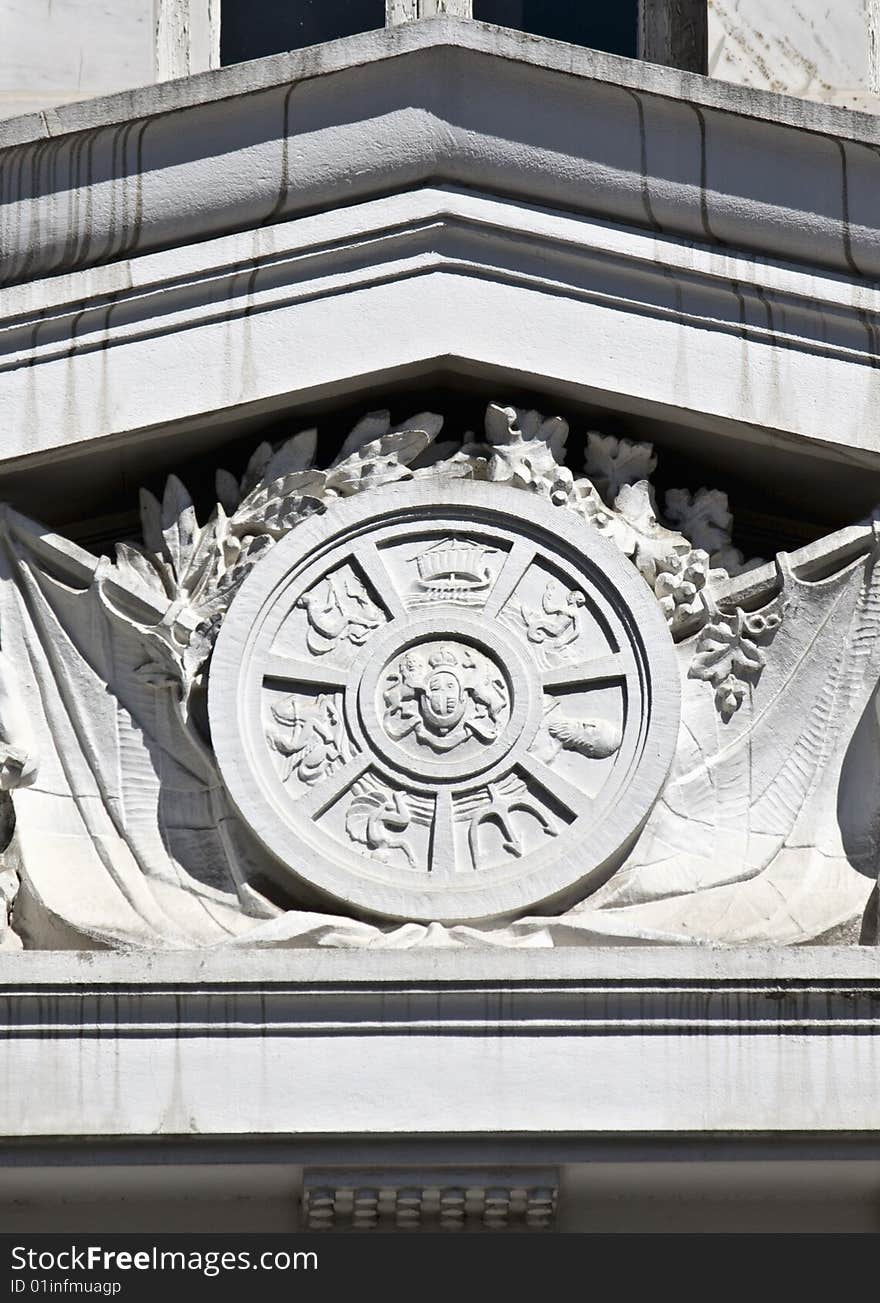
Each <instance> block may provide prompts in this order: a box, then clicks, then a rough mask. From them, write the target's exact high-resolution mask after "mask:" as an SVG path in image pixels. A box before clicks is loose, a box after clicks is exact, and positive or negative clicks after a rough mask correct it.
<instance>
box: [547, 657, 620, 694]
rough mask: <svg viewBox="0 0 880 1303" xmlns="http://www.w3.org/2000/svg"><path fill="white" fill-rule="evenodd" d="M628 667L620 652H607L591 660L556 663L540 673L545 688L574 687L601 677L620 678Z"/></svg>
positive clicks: (595, 681) (599, 679) (600, 679)
mask: <svg viewBox="0 0 880 1303" xmlns="http://www.w3.org/2000/svg"><path fill="white" fill-rule="evenodd" d="M629 668H630V661H629V658H628V657H627V656H624V655H623V653H622V652H609V653H608V655H607V656H594V657H593V659H592V660H588V661H578V662H577V663H576V664H572V665H558V666H556V667H555V668H554V669H552V670H544V671H542V674H541V679H542V681H543V684H544V687H545V688H568V687H575V686H577V684H579V683H599V682H601V681H602V680H603V679H622V678H624V676H625V675H626V673H627V670H628V669H629Z"/></svg>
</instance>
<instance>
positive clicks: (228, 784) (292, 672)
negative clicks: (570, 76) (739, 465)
mask: <svg viewBox="0 0 880 1303" xmlns="http://www.w3.org/2000/svg"><path fill="white" fill-rule="evenodd" d="M442 426H443V418H442V417H441V416H439V415H433V414H430V413H424V412H423V413H420V414H418V415H417V416H414V417H412V418H411V419H410V420H409V421H406V422H404V423H403V424H401V425H399V426H395V427H393V426H392V424H391V420H390V417H389V415H388V413H387V412H377V413H371V414H369V415H368V416H366V417H365V418H364V419H363V420H361V421H360V422H359V423H358V424H357V425H356V426H355V428H354V429H353V430H352V431H351V432H350V434H349V435H348V437H347V438H346V439H345V441H344V443H343V445H342V447H341V448H340V449H339V451H338V453H337V455H336V457H335V458H334V459H333V460H332V461H331V462H330V463H329V464H323V465H322V464H321V462H320V460H316V455H317V449H318V446H319V444H318V438H317V432H316V431H315V430H306V431H303V432H301V433H300V434H297V435H295V436H293V437H291V438H290V439H288V440H287V441H285V442H283V443H282V444H281V445H280V446H278V447H277V448H273V447H272V446H271V445H269V444H263V445H261V446H260V447H259V448H258V449H257V450H256V451H255V453H254V454H253V456H252V458H251V461H250V463H249V465H248V466H247V468H246V470H245V472H244V475H243V476H241V477H239V476H233V475H231V474H229V473H228V472H227V471H225V470H220V471H219V472H218V474H217V478H216V495H217V502H216V505H215V507H214V509H213V511H212V512H211V513H210V515H209V516H208V517H207V518H204V517H202V518H201V519H200V517H199V515H198V513H197V512H196V509H195V507H194V505H193V502H192V500H191V499H190V496H189V494H188V493H187V491H186V489H185V487H184V486H183V484H182V483H181V482H180V480H179V479H177V478H176V477H174V476H172V477H171V478H170V479H169V481H168V483H167V486H166V488H165V491H164V494H163V496H162V499H161V501H160V500H158V499H157V498H155V497H154V496H153V495H152V494H150V493H144V494H143V495H142V504H141V532H142V539H141V540H140V541H133V542H126V543H120V544H119V545H118V546H117V549H116V555H115V559H114V560H110V559H109V558H107V557H103V558H98V557H96V556H93V555H91V554H89V553H88V552H86V551H85V550H84V549H82V548H79V547H77V546H75V545H74V544H72V543H70V542H68V541H66V540H64V539H63V538H61V537H59V536H57V535H52V534H50V533H48V532H47V531H46V530H45V529H44V528H41V527H40V526H38V525H36V524H34V523H33V522H31V521H29V520H27V519H26V518H25V517H23V516H21V515H19V514H18V513H16V512H14V511H12V510H7V512H6V515H5V517H4V522H3V531H2V544H3V557H4V570H5V575H6V583H5V584H4V586H3V590H2V601H3V609H2V627H3V654H2V655H3V660H2V670H3V688H4V694H3V698H2V700H0V707H2V710H0V727H2V736H3V744H4V750H3V757H4V759H3V769H2V775H0V780H2V786H3V787H4V788H5V789H6V790H8V791H11V792H12V793H13V797H12V800H13V802H14V812H15V824H14V834H13V835H12V840H11V842H10V846H9V849H8V850H7V853H6V865H7V868H6V870H5V875H4V883H5V885H4V891H5V894H6V896H7V898H8V899H9V901H10V903H12V905H13V916H12V917H13V920H14V930H7V932H6V940H7V944H11V945H14V944H16V942H17V939H18V937H22V938H24V939H25V940H26V942H27V943H28V945H30V946H31V947H36V948H52V947H53V946H57V945H58V944H61V945H70V944H75V945H78V946H89V945H98V946H108V945H109V946H111V947H122V948H129V947H132V946H134V947H140V948H147V949H167V948H174V947H175V946H177V947H180V946H184V947H187V946H197V947H199V946H211V945H223V944H227V945H228V944H234V945H257V946H276V945H280V946H299V947H302V946H307V947H308V946H315V945H321V946H342V947H368V948H391V949H405V948H408V947H411V946H416V947H418V946H423V945H427V946H429V947H434V946H437V945H451V946H468V947H477V948H481V947H486V946H503V947H519V946H527V947H529V946H534V945H540V946H556V945H572V944H595V943H603V944H607V943H608V942H609V941H622V940H629V941H642V942H663V943H667V944H669V943H692V942H695V941H696V942H702V943H710V942H722V943H726V944H742V943H745V942H748V941H751V940H760V941H762V942H764V943H771V944H777V945H778V944H782V945H785V944H797V943H804V942H817V941H822V940H825V939H828V938H829V937H834V938H837V939H841V940H848V941H850V942H853V941H856V940H858V939H859V937H863V938H865V939H871V938H873V936H874V934H875V932H876V920H875V918H874V913H873V912H872V911H873V905H869V897H870V896H871V892H872V888H873V885H874V877H875V874H876V863H877V845H876V827H877V821H878V813H877V798H876V794H875V793H874V791H873V788H872V787H871V785H870V782H868V783H866V779H865V772H866V771H865V769H864V764H863V761H864V757H865V756H866V755H867V754H870V753H871V750H872V748H875V747H876V745H877V743H876V737H877V722H876V715H875V710H874V706H873V702H874V700H875V696H876V683H877V678H878V673H880V655H878V651H877V642H876V638H875V637H874V624H875V621H876V613H875V607H876V602H877V583H878V580H877V578H876V575H877V567H876V563H875V562H876V550H877V540H876V529H875V527H874V525H873V524H869V525H865V526H856V527H853V528H851V529H849V530H844V531H840V532H838V533H837V534H834V535H831V536H829V537H828V538H826V539H823V540H820V541H819V542H817V543H815V544H812V545H809V546H807V547H805V548H802V549H799V550H798V551H797V552H795V553H792V554H791V555H786V554H784V553H780V554H779V556H777V558H776V561H775V563H770V564H767V563H762V562H760V561H757V560H752V561H747V560H745V559H744V558H743V556H742V554H741V553H740V552H738V551H737V550H736V549H735V548H734V547H733V546H732V544H731V525H732V521H731V515H730V511H729V510H728V504H727V500H726V497H725V495H724V494H723V493H719V492H715V491H712V490H709V489H705V488H704V489H702V490H700V491H699V492H698V493H696V494H692V493H690V492H688V491H686V490H682V489H670V490H668V491H667V492H666V494H665V497H664V499H663V503H662V508H661V506H660V504H659V502H658V500H657V497H656V494H655V492H654V490H653V489H652V486H651V484H650V482H649V479H648V477H650V476H652V475H653V473H654V471H655V469H656V467H657V461H658V457H657V455H656V454H655V452H654V450H653V448H652V447H651V445H649V444H646V443H633V442H632V441H630V440H627V439H618V438H616V437H614V436H602V435H600V434H598V433H596V432H595V431H591V432H589V433H588V436H587V438H586V441H585V461H584V473H581V472H579V471H577V470H576V469H574V468H573V467H572V466H571V465H569V464H567V460H566V457H567V453H566V446H567V441H568V433H569V431H568V425H567V423H566V422H565V421H564V420H562V419H561V418H559V417H555V418H544V417H543V416H541V415H540V414H539V413H538V412H536V411H527V410H523V409H517V408H515V407H510V406H502V405H499V404H490V405H489V407H488V409H487V411H486V416H485V429H484V434H483V436H482V438H477V437H476V436H474V435H471V434H466V435H465V437H464V439H463V441H461V442H459V441H458V440H456V439H455V438H454V437H453V439H452V440H450V441H443V442H438V435H439V434H440V431H441V428H442ZM449 433H451V434H453V435H454V433H455V432H454V431H453V430H450V432H449ZM664 522H666V523H664ZM867 772H871V771H870V769H869V770H868V771H867ZM9 813H10V811H9V806H8V798H7V814H9ZM9 827H10V829H11V827H12V825H11V822H10V824H9ZM72 870H73V871H72ZM871 899H872V900H873V899H874V897H872V898H871Z"/></svg>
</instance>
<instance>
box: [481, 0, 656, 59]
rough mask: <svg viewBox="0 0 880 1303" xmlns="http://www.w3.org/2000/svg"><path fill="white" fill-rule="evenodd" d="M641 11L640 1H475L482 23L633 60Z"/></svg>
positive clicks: (635, 52)
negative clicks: (530, 33) (584, 46)
mask: <svg viewBox="0 0 880 1303" xmlns="http://www.w3.org/2000/svg"><path fill="white" fill-rule="evenodd" d="M638 11H639V6H638V0H474V18H477V19H479V20H480V22H483V23H497V24H498V25H499V27H515V28H517V29H518V30H519V31H523V32H532V33H533V34H534V35H535V36H548V37H550V38H551V40H554V41H570V42H571V43H572V44H573V45H586V46H588V47H589V48H590V49H592V50H607V51H608V52H609V53H611V54H625V55H626V56H627V57H628V58H630V59H635V58H636V57H637V56H638V41H639V35H638V32H639V14H638Z"/></svg>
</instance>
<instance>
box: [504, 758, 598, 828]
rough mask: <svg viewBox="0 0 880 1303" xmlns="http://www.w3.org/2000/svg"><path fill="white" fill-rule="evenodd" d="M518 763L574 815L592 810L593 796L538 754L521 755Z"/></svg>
mask: <svg viewBox="0 0 880 1303" xmlns="http://www.w3.org/2000/svg"><path fill="white" fill-rule="evenodd" d="M517 764H518V765H519V767H520V768H521V769H523V770H525V772H526V774H528V776H529V778H532V779H534V781H535V782H536V783H538V784H539V785H540V786H541V787H542V788H543V789H544V791H545V792H547V793H548V794H550V795H552V796H553V797H555V798H556V800H558V801H561V803H562V804H563V805H564V806H566V808H567V809H568V810H570V811H571V813H572V814H573V815H578V816H579V815H582V814H589V813H590V811H591V810H592V808H593V800H592V797H590V796H588V795H587V793H586V792H582V791H581V789H580V788H579V787H575V785H574V783H570V782H569V781H568V779H567V778H563V776H562V775H561V774H559V773H557V772H556V770H555V769H551V768H550V767H549V765H545V764H544V762H543V761H542V760H539V759H538V757H537V756H532V755H528V754H526V755H524V756H521V757H520V759H519V760H518V761H517Z"/></svg>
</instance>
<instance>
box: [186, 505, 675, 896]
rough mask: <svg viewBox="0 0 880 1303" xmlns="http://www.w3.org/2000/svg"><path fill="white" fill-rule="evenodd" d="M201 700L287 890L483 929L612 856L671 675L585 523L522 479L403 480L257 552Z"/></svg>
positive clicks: (601, 874) (629, 585) (608, 552)
mask: <svg viewBox="0 0 880 1303" xmlns="http://www.w3.org/2000/svg"><path fill="white" fill-rule="evenodd" d="M209 705H210V717H211V732H212V739H213V744H214V747H215V750H216V753H217V757H218V761H219V764H220V769H221V773H222V775H223V779H224V781H225V783H226V784H227V787H228V789H229V793H230V795H231V797H232V799H233V801H234V802H235V804H236V806H237V808H238V811H239V813H240V814H241V816H242V818H243V819H244V820H245V821H246V822H247V823H248V824H249V825H250V827H251V828H252V829H253V831H254V832H255V833H256V835H257V836H258V838H259V839H260V840H261V841H262V843H263V845H264V846H265V847H266V849H267V850H268V851H269V852H270V855H271V859H272V863H273V864H274V866H275V873H276V876H277V878H278V880H279V881H280V882H281V883H287V884H288V886H291V887H293V888H294V889H295V886H296V884H297V882H298V883H299V884H300V887H302V886H304V885H305V886H307V887H308V888H310V894H311V895H314V892H315V889H317V891H318V892H319V893H321V894H324V895H328V896H330V897H332V898H333V899H334V900H335V901H336V902H337V904H338V906H341V907H342V908H344V909H347V910H348V911H350V912H355V913H358V914H368V915H374V916H379V917H386V918H393V919H417V920H421V921H425V920H438V921H444V922H450V921H477V920H488V919H493V918H504V917H511V916H515V915H516V914H520V913H523V912H524V911H527V910H530V909H536V908H543V909H546V910H552V909H557V908H562V907H563V906H565V905H567V904H569V903H571V902H572V901H574V900H577V899H579V898H583V897H584V896H585V895H587V894H588V893H589V892H590V891H592V890H594V889H595V888H596V887H597V886H599V885H600V884H601V883H602V882H603V881H604V880H605V879H606V878H607V877H608V875H609V874H610V873H611V872H612V871H613V870H614V868H615V867H616V865H617V864H618V863H619V862H620V860H621V857H622V855H623V854H624V853H625V851H626V850H627V849H628V848H629V846H630V845H631V844H632V839H633V837H634V835H635V833H636V832H637V831H638V829H639V827H640V826H641V824H642V823H643V821H644V819H645V817H646V816H647V814H648V812H649V810H650V808H651V806H652V805H653V803H654V801H655V800H656V798H657V795H658V793H659V791H660V788H661V785H662V783H663V781H664V779H665V777H666V774H667V771H668V769H669V765H670V763H671V759H672V755H673V751H674V748H675V741H676V735H677V730H678V717H679V672H678V668H677V663H676V659H675V654H674V650H673V645H672V640H671V638H670V635H669V633H668V631H667V628H666V625H665V622H664V620H663V617H662V615H661V613H660V611H659V610H658V607H657V604H656V602H655V600H654V598H653V596H652V594H651V593H650V591H649V590H648V588H647V586H646V585H645V583H644V581H643V580H642V579H641V578H640V577H639V575H638V574H637V573H636V571H635V570H634V568H633V567H632V566H631V565H630V564H629V563H628V562H627V561H626V559H625V558H624V557H622V556H621V554H620V552H619V551H618V550H617V549H616V548H615V547H614V546H613V545H612V544H610V543H608V542H607V541H606V540H605V539H603V538H602V537H601V536H600V535H599V534H598V532H597V531H596V530H594V529H591V528H590V527H589V526H588V525H586V524H581V523H580V522H578V520H577V519H576V518H573V517H572V516H571V515H570V513H565V512H562V511H561V510H559V509H558V508H555V507H553V506H551V505H550V504H549V503H548V502H546V501H544V500H541V499H539V498H537V497H531V496H527V495H525V494H524V493H522V492H521V491H518V490H516V489H511V488H508V487H504V486H500V485H493V484H478V483H471V482H456V483H454V484H445V485H444V484H438V483H437V482H436V481H435V482H430V483H429V482H427V481H425V482H421V483H420V482H418V481H416V482H410V483H407V484H399V485H394V486H390V487H385V488H383V489H380V490H376V491H374V492H370V493H367V494H363V495H361V496H359V497H357V498H355V499H349V500H345V501H343V500H340V501H338V502H332V503H330V505H329V507H328V510H327V512H326V513H325V514H324V515H322V516H320V517H315V518H314V519H312V520H310V521H308V522H307V523H306V524H304V525H302V526H300V528H298V529H297V530H296V531H295V532H294V533H293V534H292V535H290V536H288V537H287V538H286V539H284V540H282V541H281V542H280V543H278V544H277V545H276V546H275V547H274V548H273V549H272V550H271V551H270V552H269V554H268V555H267V556H266V557H265V558H264V559H263V560H261V561H260V562H259V564H258V565H257V566H256V567H255V569H254V571H253V573H252V574H251V575H250V577H249V578H248V579H247V580H246V581H245V583H244V585H243V586H242V589H241V591H240V593H239V594H238V596H237V597H236V599H235V601H234V602H233V603H232V606H231V607H230V610H229V612H228V614H227V616H226V619H225V621H224V624H223V628H222V629H221V632H220V636H219V638H218V641H217V646H216V649H215V652H214V657H213V662H212V667H211V674H210V691H209Z"/></svg>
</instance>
